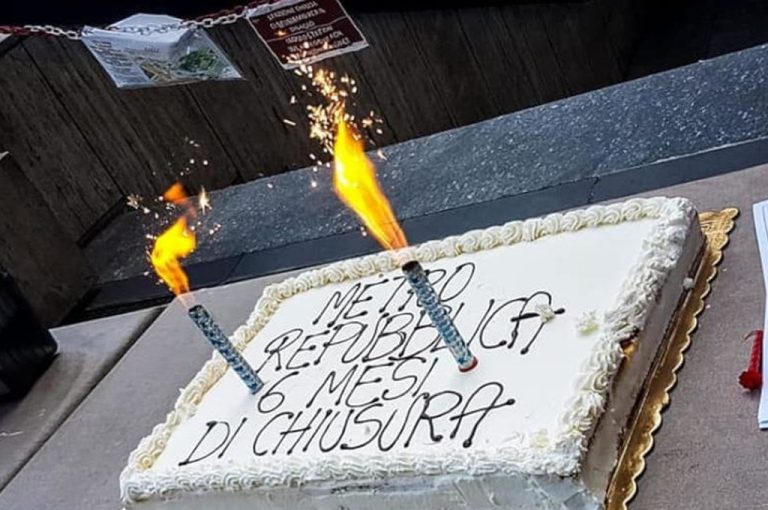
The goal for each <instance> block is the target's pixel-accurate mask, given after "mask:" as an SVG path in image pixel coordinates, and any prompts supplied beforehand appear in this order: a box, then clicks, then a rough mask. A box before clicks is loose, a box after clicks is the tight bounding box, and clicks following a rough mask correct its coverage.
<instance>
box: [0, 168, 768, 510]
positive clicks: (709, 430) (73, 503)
mask: <svg viewBox="0 0 768 510" xmlns="http://www.w3.org/2000/svg"><path fill="white" fill-rule="evenodd" d="M767 171H768V167H759V168H753V169H748V170H744V171H741V172H736V173H732V174H727V175H724V176H719V177H715V178H712V179H707V180H704V181H698V182H692V183H688V184H684V185H681V186H676V187H673V188H669V189H663V190H657V191H655V192H653V193H649V195H660V194H665V195H681V196H686V197H689V198H691V199H692V200H693V201H694V202H695V203H696V204H697V206H698V207H699V209H701V210H707V209H719V208H723V207H727V206H736V207H739V208H741V210H742V216H741V218H740V219H739V220H738V223H737V228H736V230H735V231H734V232H733V234H732V237H731V245H730V246H729V248H728V249H727V251H726V254H725V259H724V261H723V263H722V265H721V273H720V275H719V276H718V279H717V280H716V281H715V283H714V286H713V293H712V295H711V296H710V297H709V299H708V305H707V306H708V308H707V310H706V311H705V313H704V314H703V316H702V318H701V322H700V327H699V330H698V331H697V332H696V333H695V335H694V339H693V344H692V346H691V348H690V350H689V352H688V355H687V360H686V364H685V366H684V368H683V370H682V372H681V373H680V382H679V384H678V386H677V388H676V389H675V390H674V392H673V394H672V405H671V407H670V409H669V410H668V411H667V412H666V413H665V417H664V423H663V426H662V428H661V429H660V430H659V432H658V433H657V434H656V447H655V449H654V451H653V452H652V453H651V454H650V455H649V457H648V467H647V471H646V474H645V475H644V476H643V478H642V479H641V482H640V485H639V493H638V497H637V498H636V500H635V501H634V502H633V504H632V506H631V508H632V509H633V510H643V509H667V508H669V509H672V508H674V509H702V508H705V509H709V508H712V509H724V508H740V509H750V508H754V509H757V508H765V502H766V501H768V484H765V483H764V482H765V479H766V477H765V475H764V472H763V471H764V469H765V468H766V467H768V460H766V459H768V435H766V434H764V433H761V432H759V431H758V430H757V422H756V412H757V401H756V399H755V397H754V396H753V395H748V394H745V393H744V392H742V390H741V389H740V388H739V386H738V384H737V382H736V378H737V376H738V374H739V373H740V371H741V370H743V368H744V367H745V365H746V358H747V356H748V346H746V345H745V344H743V343H741V342H740V338H741V336H742V335H743V334H744V332H746V331H749V330H751V329H755V328H757V327H759V326H761V324H762V309H763V288H762V283H761V278H760V266H759V260H758V254H757V247H756V242H755V238H754V234H753V224H752V219H751V205H752V203H753V202H755V201H757V200H760V199H763V198H766V197H768V175H766V172H767ZM285 276H286V275H277V276H273V277H269V278H262V279H257V280H251V281H247V282H242V283H239V284H234V285H229V286H226V287H218V288H215V289H208V290H204V291H200V292H199V293H198V299H199V300H200V302H202V303H203V304H205V305H207V306H209V307H210V309H211V310H212V312H213V313H214V314H215V315H216V316H217V317H218V319H219V320H220V322H221V323H222V325H223V327H224V328H225V329H226V330H228V331H232V330H233V329H234V328H235V327H236V326H237V325H238V324H239V323H241V322H243V321H244V319H245V317H246V316H247V314H248V313H249V312H250V310H251V308H252V307H253V305H254V303H255V301H256V299H257V298H258V295H259V293H260V292H261V290H262V289H263V287H264V286H265V285H266V284H267V283H270V282H271V281H274V280H276V279H281V278H283V277H285ZM209 356H210V350H209V348H208V347H207V345H206V344H205V342H203V341H202V340H201V339H200V338H198V337H197V333H196V332H195V331H194V329H193V326H192V325H191V324H190V323H189V321H188V320H186V319H185V318H183V317H182V309H181V308H180V307H179V306H178V305H171V306H169V307H168V308H167V309H166V310H165V311H164V312H163V314H162V315H161V316H160V317H159V318H158V319H157V320H156V321H155V322H154V323H153V324H152V325H151V326H150V327H149V329H148V330H147V331H146V332H145V333H144V334H143V335H142V337H141V338H140V339H139V340H138V341H137V342H136V343H135V344H134V345H133V346H132V347H131V349H130V350H129V351H128V352H127V353H126V354H125V356H123V358H122V359H121V360H120V361H119V363H117V364H116V365H115V367H114V368H113V369H112V371H110V373H109V374H107V376H106V377H105V378H104V379H103V380H102V381H101V383H100V384H99V385H98V386H96V388H95V389H94V390H93V391H92V392H91V393H90V395H88V397H87V398H86V399H85V400H84V401H83V402H82V403H81V404H80V406H79V407H78V408H77V409H76V410H75V411H74V412H73V413H72V414H71V416H69V418H68V419H67V420H66V421H65V422H64V424H63V425H62V426H61V427H60V428H59V429H58V430H57V431H56V432H55V433H54V434H53V435H52V436H51V438H50V439H49V440H48V441H47V442H46V443H45V444H44V445H43V447H42V448H40V450H39V451H38V452H37V454H36V455H35V456H34V457H32V458H31V459H30V460H29V462H27V464H26V465H25V466H24V467H23V468H22V469H21V471H19V473H18V474H17V475H16V476H15V477H14V478H13V479H12V480H11V482H10V483H9V484H8V485H7V486H6V487H5V489H4V490H3V491H2V492H0V508H3V509H5V508H9V509H16V508H18V509H27V508H31V509H36V510H48V509H51V510H52V509H56V510H59V509H68V508H89V509H94V510H100V509H115V508H118V506H119V503H118V476H119V473H120V471H121V470H122V468H123V466H124V465H125V461H126V459H127V457H128V454H129V453H130V451H131V450H132V449H133V448H134V447H135V446H136V445H137V444H138V441H139V440H140V439H141V438H142V437H143V436H144V435H146V434H147V433H148V432H149V431H150V430H151V428H152V427H153V426H154V425H155V424H157V423H159V422H161V421H162V420H163V419H164V417H165V415H166V413H167V412H168V411H169V410H170V409H171V406H172V404H173V402H174V400H175V398H176V396H177V395H178V389H179V388H181V387H183V386H184V385H185V384H186V383H187V382H188V381H189V380H190V379H191V378H192V376H193V375H194V374H195V372H196V371H197V370H198V369H199V368H200V366H201V365H202V363H203V361H204V360H205V359H206V358H208V357H209Z"/></svg>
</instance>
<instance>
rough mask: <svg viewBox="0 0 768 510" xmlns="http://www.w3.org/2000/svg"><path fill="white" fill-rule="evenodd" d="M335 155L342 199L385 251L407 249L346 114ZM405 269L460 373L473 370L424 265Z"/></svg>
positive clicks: (474, 361)
mask: <svg viewBox="0 0 768 510" xmlns="http://www.w3.org/2000/svg"><path fill="white" fill-rule="evenodd" d="M333 155H334V174H333V185H334V190H335V191H336V194H337V195H338V196H339V198H341V200H342V201H343V202H344V203H345V204H346V205H347V206H348V207H349V208H350V209H352V210H353V211H354V212H355V213H356V214H357V215H358V216H359V217H360V219H362V220H363V223H364V224H365V226H366V227H367V228H368V230H370V232H371V234H372V235H373V236H374V237H375V238H376V239H377V240H378V241H379V242H380V243H381V244H382V245H383V246H384V247H385V248H387V249H388V250H396V249H399V248H405V247H407V246H408V241H407V240H406V238H405V234H404V233H403V231H402V229H401V228H400V224H399V223H398V221H397V218H395V214H394V213H393V212H392V207H391V206H390V205H389V201H387V197H386V196H385V195H384V192H383V191H382V190H381V187H380V186H379V182H378V180H377V179H376V171H375V169H374V166H373V163H371V161H370V160H369V159H368V157H367V156H366V155H365V151H364V150H363V143H362V141H361V140H359V139H358V138H357V137H356V136H355V133H354V131H353V130H352V128H351V127H349V126H348V125H347V123H346V121H345V119H344V113H343V111H342V112H341V114H340V116H339V117H338V120H337V130H336V139H335V140H334V147H333ZM402 270H403V273H404V274H405V277H406V279H407V280H408V283H409V284H410V285H411V288H412V289H413V292H414V293H415V294H416V296H417V297H418V298H419V299H418V302H419V304H420V305H421V307H422V308H423V309H424V310H425V311H426V312H427V315H429V318H430V320H431V321H432V325H433V326H434V327H435V328H436V329H437V331H438V332H439V333H440V336H441V337H442V339H443V341H444V342H445V344H446V345H447V346H448V349H449V350H450V351H451V354H452V355H453V357H454V358H456V362H457V363H458V365H459V370H461V371H462V372H467V371H469V370H472V369H473V368H474V367H475V366H476V365H477V359H476V358H475V357H474V356H473V355H472V353H471V352H470V351H469V348H468V347H467V344H466V343H465V342H464V339H463V338H462V337H461V334H460V333H459V331H458V330H457V329H456V326H455V325H454V323H453V321H452V320H451V317H450V316H449V315H448V312H447V311H446V310H445V307H444V306H443V305H442V304H441V303H440V299H439V298H438V296H437V294H436V293H435V290H434V289H433V288H432V285H431V284H430V283H429V280H428V279H427V275H426V272H425V271H424V269H423V268H422V267H421V264H419V263H418V262H416V261H412V262H408V263H406V264H405V265H403V266H402Z"/></svg>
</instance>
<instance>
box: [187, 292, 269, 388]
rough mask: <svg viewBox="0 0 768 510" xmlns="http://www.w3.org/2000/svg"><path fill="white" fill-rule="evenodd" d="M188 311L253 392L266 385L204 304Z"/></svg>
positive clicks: (193, 320)
mask: <svg viewBox="0 0 768 510" xmlns="http://www.w3.org/2000/svg"><path fill="white" fill-rule="evenodd" d="M187 313H188V314H189V317H190V319H192V322H194V323H195V325H196V326H197V327H198V329H200V331H201V332H202V333H203V335H205V338H206V339H208V341H209V342H210V343H211V345H213V347H214V348H215V349H216V350H217V351H219V354H221V356H222V357H223V358H224V359H225V360H227V363H229V366H230V367H231V368H232V370H234V371H235V373H236V374H237V375H238V376H239V377H240V379H242V381H243V382H244V383H245V385H246V386H248V389H249V390H250V391H251V394H253V395H255V394H257V393H258V392H259V390H261V388H262V386H264V383H263V382H262V380H261V379H260V378H259V376H258V375H256V372H255V371H254V370H253V368H252V367H251V365H249V364H248V362H247V361H245V358H243V355H242V354H240V353H239V352H238V351H237V349H235V346H234V345H232V342H230V341H229V338H227V337H226V335H225V334H224V333H223V332H222V331H221V328H220V327H219V325H218V324H216V322H215V321H214V320H213V317H211V314H210V313H209V312H208V310H206V309H205V307H203V305H194V306H193V307H192V308H190V309H189V310H187Z"/></svg>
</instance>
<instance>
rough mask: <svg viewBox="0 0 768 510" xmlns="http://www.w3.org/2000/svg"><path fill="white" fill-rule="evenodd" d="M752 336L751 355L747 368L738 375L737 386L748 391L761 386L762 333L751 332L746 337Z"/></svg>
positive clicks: (757, 331)
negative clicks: (739, 385)
mask: <svg viewBox="0 0 768 510" xmlns="http://www.w3.org/2000/svg"><path fill="white" fill-rule="evenodd" d="M750 336H754V340H753V341H752V353H751V355H750V357H749V366H748V367H747V369H746V370H745V371H743V372H742V373H741V375H739V384H741V385H742V386H743V387H744V388H746V389H748V390H758V389H760V387H761V386H762V385H763V374H762V364H763V332H762V330H755V331H752V332H751V333H750V334H748V335H747V336H746V338H749V337H750Z"/></svg>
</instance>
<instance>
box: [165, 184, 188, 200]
mask: <svg viewBox="0 0 768 510" xmlns="http://www.w3.org/2000/svg"><path fill="white" fill-rule="evenodd" d="M163 199H164V200H165V201H166V202H171V203H172V204H184V203H185V202H186V200H187V193H186V192H185V191H184V186H182V184H181V183H179V182H177V183H175V184H174V185H173V186H171V187H170V188H168V189H167V190H165V193H163Z"/></svg>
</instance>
